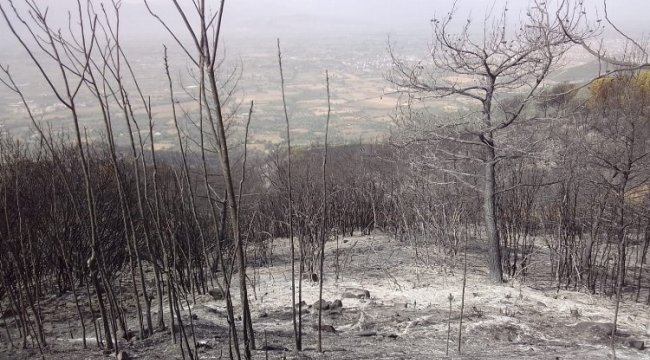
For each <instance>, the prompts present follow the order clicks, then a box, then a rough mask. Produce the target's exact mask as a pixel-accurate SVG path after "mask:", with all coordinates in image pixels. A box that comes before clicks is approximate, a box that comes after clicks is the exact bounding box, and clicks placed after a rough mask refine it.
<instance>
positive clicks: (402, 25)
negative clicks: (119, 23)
mask: <svg viewBox="0 0 650 360" xmlns="http://www.w3.org/2000/svg"><path fill="white" fill-rule="evenodd" d="M0 1H2V2H3V3H5V2H6V0H0ZM549 1H554V0H549ZM15 2H16V3H20V2H21V0H15ZM36 2H37V3H41V4H46V5H50V6H51V7H52V8H53V10H52V11H51V13H52V14H53V15H51V16H52V17H54V18H59V20H62V19H64V16H63V15H64V14H65V12H64V11H62V9H65V8H68V7H72V6H73V5H74V4H75V1H74V0H36ZM94 2H95V3H99V2H100V0H94ZM150 2H151V3H152V5H153V6H154V8H155V9H156V10H157V11H158V12H160V13H161V14H162V16H163V17H165V18H166V19H170V20H171V22H172V23H176V24H179V22H178V20H177V19H178V17H177V16H176V14H175V12H174V9H173V6H172V5H171V1H170V0H150ZM181 2H184V3H187V4H189V3H190V2H189V0H181ZM207 2H208V3H209V4H213V7H214V8H217V7H218V5H219V1H218V0H208V1H207ZM453 2H454V1H453V0H228V1H226V10H225V18H224V32H225V36H226V37H241V36H245V37H252V38H254V37H267V38H276V37H281V38H287V37H300V36H301V35H302V36H303V37H306V36H328V35H330V36H332V35H333V36H341V35H343V34H350V36H354V35H360V34H375V35H383V36H387V35H389V34H390V35H412V34H423V35H428V34H429V33H430V26H429V20H430V19H431V18H432V17H434V15H436V14H438V15H444V14H446V13H447V12H448V11H449V9H450V8H451V6H452V4H453ZM584 2H585V3H586V4H587V7H588V10H590V13H591V14H593V17H596V16H597V15H596V14H597V12H602V10H600V9H602V0H584ZM122 3H123V11H122V13H123V19H124V20H123V30H124V36H125V37H139V38H151V37H155V36H156V35H157V34H160V33H161V28H160V26H159V25H158V24H157V23H156V22H155V21H154V20H153V19H152V18H151V16H149V15H148V13H147V12H146V9H145V7H144V6H143V0H122ZM458 4H459V5H458V15H459V17H463V18H464V17H467V16H468V15H470V14H471V16H472V17H474V18H481V17H483V15H484V14H485V12H486V10H487V9H488V8H490V7H492V6H493V5H494V4H496V6H497V8H501V7H502V6H504V5H505V4H506V1H503V0H459V1H458ZM507 4H508V8H509V13H510V14H512V16H513V17H515V18H516V17H517V16H518V15H519V14H521V13H522V11H523V9H524V8H525V6H526V4H528V1H527V0H510V1H507ZM609 12H610V16H611V17H612V18H613V19H614V20H616V22H617V23H618V24H619V25H620V26H621V27H623V28H624V29H626V30H628V31H634V32H635V33H638V32H646V33H647V32H648V31H647V30H650V26H648V25H647V14H648V13H650V1H648V0H609ZM479 30H480V29H479ZM0 42H2V43H3V44H2V45H4V46H2V47H3V48H6V47H7V46H8V45H10V44H11V39H10V38H9V37H8V34H7V31H6V26H5V24H4V21H3V20H2V21H0Z"/></svg>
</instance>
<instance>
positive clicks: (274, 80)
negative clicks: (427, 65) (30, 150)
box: [0, 37, 597, 150]
mask: <svg viewBox="0 0 650 360" xmlns="http://www.w3.org/2000/svg"><path fill="white" fill-rule="evenodd" d="M236 44H237V46H234V47H233V49H228V54H229V56H230V57H229V58H228V60H227V61H226V63H225V65H224V69H223V70H222V71H223V73H224V74H228V73H230V72H231V71H232V69H236V70H235V71H236V72H241V79H240V80H239V82H238V84H237V87H236V91H235V92H234V93H233V95H232V98H231V99H230V102H229V105H228V109H230V110H229V112H231V113H232V114H233V116H234V117H233V121H234V126H233V127H232V129H231V130H232V132H231V133H232V135H233V136H235V137H238V138H240V139H241V136H242V134H243V125H244V121H245V119H246V117H247V111H248V103H249V102H250V101H251V100H254V101H255V108H254V116H253V119H252V122H251V127H250V137H249V143H250V145H251V148H252V149H257V150H264V149H268V148H269V147H270V146H271V145H273V144H277V143H281V142H283V141H285V132H286V130H285V120H284V112H283V107H282V95H281V91H280V75H279V70H278V64H277V48H276V47H275V43H271V42H270V43H268V44H261V45H260V44H248V43H245V42H243V43H236ZM423 44H425V42H423ZM409 46H410V47H407V48H406V49H404V50H403V52H404V53H405V54H407V55H409V56H411V57H413V56H416V55H413V54H419V53H421V52H422V51H424V50H426V47H425V45H422V48H421V49H420V48H416V47H415V46H414V45H413V44H410V45H409ZM282 51H283V63H284V72H285V81H286V97H287V108H288V113H289V119H290V122H291V127H292V131H291V136H292V141H293V143H294V144H309V143H314V142H321V141H322V140H323V134H324V126H325V119H326V115H327V95H326V91H325V70H326V69H327V70H328V71H329V73H330V88H331V121H330V132H331V137H330V139H334V140H333V141H339V142H349V141H373V140H375V139H377V138H379V137H382V136H384V135H385V134H387V133H388V131H389V130H390V128H391V126H392V120H391V115H392V114H394V111H395V108H396V105H397V96H395V95H390V94H386V93H387V92H389V90H388V89H390V85H391V84H389V82H388V81H387V80H386V79H385V76H386V74H387V73H388V72H389V70H390V66H391V62H390V56H389V54H388V52H387V50H386V39H384V38H379V37H374V38H370V39H363V40H349V39H348V40H347V41H346V42H333V43H325V44H321V46H315V47H309V46H305V45H304V44H292V43H291V42H289V43H288V44H287V45H286V46H283V50H282ZM127 54H128V55H129V56H130V58H131V63H132V66H133V68H134V70H135V72H136V74H137V76H138V79H139V81H140V85H141V87H142V89H143V90H144V92H145V96H147V97H150V98H151V104H152V110H153V111H152V112H153V117H154V119H153V120H154V133H155V135H154V140H155V142H156V147H157V148H159V149H173V148H174V147H176V146H177V138H176V130H175V128H174V124H173V119H172V116H171V105H170V102H169V93H168V84H167V82H166V80H165V76H164V72H163V66H162V60H161V58H162V57H161V54H162V50H161V49H160V48H158V47H157V45H156V46H154V45H142V46H137V47H131V48H129V49H127ZM233 54H234V55H233ZM4 56H5V58H2V59H0V61H2V62H3V63H9V64H11V66H12V69H13V71H14V76H15V77H16V79H17V82H18V83H19V84H20V85H21V87H22V89H23V91H24V92H25V94H26V96H27V97H28V99H29V101H30V106H31V108H32V111H33V112H34V113H35V114H36V116H37V120H38V121H39V122H41V123H42V124H47V125H48V126H50V127H51V129H52V131H53V132H58V131H68V130H70V129H71V126H72V123H71V121H70V120H69V114H68V112H67V110H66V109H64V108H63V107H62V106H61V105H58V104H57V101H56V98H54V97H53V96H52V95H51V92H50V91H49V90H48V88H47V87H46V86H44V84H43V83H42V81H40V79H39V77H38V76H37V73H36V72H35V71H34V69H33V68H31V67H30V66H29V65H28V63H27V62H25V61H24V58H23V57H22V56H21V55H20V53H15V54H13V55H12V54H5V55H4ZM170 63H171V64H172V66H173V72H172V74H173V77H174V79H175V83H174V87H175V94H174V98H175V100H176V101H177V102H178V104H177V111H178V114H179V122H180V125H181V128H182V130H183V132H184V134H197V132H198V130H197V129H198V119H197V116H196V113H197V105H196V103H195V102H193V101H192V100H191V95H194V93H195V92H196V91H197V88H196V86H194V81H193V80H192V76H190V75H189V74H190V73H189V71H188V68H189V67H190V66H189V64H188V62H187V61H186V60H185V59H184V57H183V54H182V53H180V51H178V49H174V48H173V47H172V48H170ZM596 70H597V67H595V65H594V64H593V63H590V62H589V61H587V60H585V55H584V54H583V53H581V52H579V51H574V52H571V53H569V54H568V56H567V60H566V61H565V63H564V64H563V67H562V68H560V69H557V71H556V73H555V76H554V77H553V78H552V81H553V82H560V81H583V80H584V79H588V78H589V77H590V76H593V75H592V74H594V72H595V71H596ZM53 71H54V69H53ZM446 80H447V81H451V82H454V83H458V84H466V83H471V82H472V81H474V80H473V79H472V78H470V77H467V76H465V77H458V76H455V77H448V78H446ZM129 86H130V87H131V88H130V89H129V92H130V95H131V97H132V104H133V106H134V107H135V113H136V116H137V118H138V125H139V126H140V129H141V130H142V131H143V132H145V130H147V131H148V119H147V117H146V116H145V113H144V111H143V104H142V101H141V100H140V99H139V98H138V97H137V96H136V95H137V94H136V92H135V89H134V88H133V87H132V84H129ZM79 104H80V108H81V111H80V116H81V118H82V121H83V126H84V127H85V128H86V129H87V132H88V134H89V137H90V138H91V139H94V140H101V138H102V137H103V134H105V128H104V124H103V121H102V118H101V116H100V112H99V107H98V105H97V103H96V101H94V100H93V98H92V97H90V96H89V95H88V94H87V93H86V94H82V95H81V98H80V101H79ZM429 105H430V106H431V109H432V111H433V112H448V113H454V112H459V111H461V112H462V111H466V110H467V109H469V106H471V104H469V103H467V102H463V101H459V100H457V99H449V100H447V101H441V102H435V103H430V104H429ZM111 115H112V120H113V121H112V124H113V129H114V132H115V133H116V138H117V141H118V142H121V141H122V142H126V141H127V140H128V137H127V136H126V131H127V130H126V124H125V122H124V119H123V115H122V113H121V110H120V109H117V108H115V109H111ZM0 127H1V129H4V130H6V131H9V132H10V133H11V134H12V135H14V136H16V137H20V138H30V137H33V135H34V132H33V129H32V125H31V122H30V121H29V119H28V118H27V115H26V112H25V110H24V108H23V106H22V105H21V104H20V103H19V99H18V97H17V96H15V95H14V94H12V93H10V92H9V91H8V90H7V89H6V88H4V87H0ZM146 135H148V134H144V136H145V137H146Z"/></svg>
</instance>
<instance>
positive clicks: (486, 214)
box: [389, 0, 587, 282]
mask: <svg viewBox="0 0 650 360" xmlns="http://www.w3.org/2000/svg"><path fill="white" fill-rule="evenodd" d="M551 6H552V5H549V2H548V1H542V0H535V1H533V2H532V3H531V5H530V6H529V8H528V10H527V11H526V13H525V16H524V17H523V19H522V20H521V22H520V23H519V24H517V25H516V26H514V27H512V26H510V25H509V23H508V20H507V19H508V9H507V8H504V9H503V10H502V11H501V13H500V14H494V13H491V12H490V13H488V14H487V15H486V16H485V20H484V21H483V23H482V28H479V31H482V33H483V35H482V36H480V35H479V36H476V35H475V33H474V32H473V29H474V27H472V23H473V21H472V20H471V19H468V20H466V22H465V24H462V25H460V26H458V24H457V23H456V22H455V21H454V20H455V19H456V18H457V13H456V9H455V8H454V9H452V10H451V11H450V12H449V13H448V14H446V15H444V16H442V17H440V18H436V19H433V20H432V21H431V22H432V26H433V41H432V44H431V49H430V56H427V58H425V59H423V60H420V61H407V60H403V59H400V58H398V57H397V56H395V54H394V53H393V51H392V50H391V54H392V58H393V69H392V72H391V73H390V75H389V80H390V81H391V82H392V83H393V84H395V85H396V87H397V91H398V92H399V93H400V94H401V95H403V100H404V102H405V104H406V106H403V107H402V110H403V111H401V113H400V114H399V115H400V117H401V118H402V120H404V119H406V120H407V122H411V123H412V120H413V119H414V118H418V117H419V118H422V117H425V118H427V122H428V126H426V127H424V128H422V127H420V128H419V129H418V131H417V132H416V133H414V134H413V136H411V137H410V140H409V141H410V142H415V143H422V142H427V143H429V144H433V145H432V146H430V147H429V149H430V150H431V151H432V152H431V153H430V155H431V157H430V161H429V163H428V164H427V166H431V167H434V168H437V169H438V170H441V171H443V173H444V174H446V175H447V176H449V177H450V178H451V179H453V181H456V182H458V183H462V184H466V185H469V186H470V187H472V188H474V189H475V190H476V191H478V192H480V193H481V194H482V198H483V218H484V222H485V231H486V234H487V239H488V242H489V255H488V263H489V271H490V276H491V278H492V279H493V280H494V281H497V282H501V281H503V271H502V265H501V241H500V236H499V230H498V229H499V226H498V219H497V214H496V211H497V204H496V202H497V194H498V192H499V189H497V171H498V170H497V169H498V165H499V163H500V162H502V161H504V160H507V159H512V158H513V157H522V156H526V154H527V153H528V151H527V150H526V149H513V148H512V146H509V145H507V144H506V143H505V141H503V138H504V137H506V136H507V135H506V133H507V132H508V129H509V128H511V127H513V126H515V125H517V124H519V123H523V122H527V121H530V120H533V119H531V116H529V115H528V109H529V107H530V105H531V104H532V103H533V101H532V100H533V98H534V97H535V96H536V94H537V93H538V92H539V90H540V89H541V88H542V87H543V83H544V80H546V79H547V77H548V76H549V74H550V73H551V71H552V70H553V68H554V66H555V65H556V64H558V62H559V61H560V59H561V58H562V56H563V54H565V52H566V51H567V49H568V48H569V47H570V45H571V44H572V41H571V39H570V38H569V36H567V33H568V32H570V33H573V34H576V37H579V38H581V39H584V38H585V37H586V35H587V33H586V32H581V31H580V29H579V28H578V26H579V25H580V24H581V22H580V19H581V18H582V15H581V13H579V12H578V10H579V8H578V7H577V6H574V4H572V3H570V2H567V3H563V4H561V7H560V8H559V9H555V8H552V7H551ZM556 14H562V15H561V16H556ZM495 15H496V16H495ZM455 27H457V28H459V29H460V30H458V31H454V28H455ZM432 99H445V100H447V101H456V103H457V104H459V106H463V107H467V108H468V109H469V111H468V112H465V111H463V112H462V115H460V116H458V117H457V118H455V119H451V120H450V119H445V120H444V121H437V120H436V121H431V120H430V118H431V117H432V115H431V114H430V112H429V111H426V106H427V104H428V103H429V101H430V100H432ZM404 108H406V109H407V110H404ZM459 113H461V112H459ZM524 146H525V147H527V144H524ZM462 164H465V165H467V166H466V167H465V168H464V170H461V169H462V166H461V167H460V168H459V166H460V165H462ZM479 172H482V174H480V173H479Z"/></svg>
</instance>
